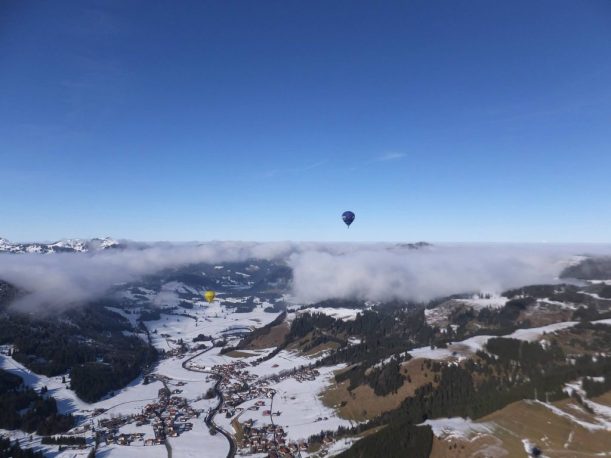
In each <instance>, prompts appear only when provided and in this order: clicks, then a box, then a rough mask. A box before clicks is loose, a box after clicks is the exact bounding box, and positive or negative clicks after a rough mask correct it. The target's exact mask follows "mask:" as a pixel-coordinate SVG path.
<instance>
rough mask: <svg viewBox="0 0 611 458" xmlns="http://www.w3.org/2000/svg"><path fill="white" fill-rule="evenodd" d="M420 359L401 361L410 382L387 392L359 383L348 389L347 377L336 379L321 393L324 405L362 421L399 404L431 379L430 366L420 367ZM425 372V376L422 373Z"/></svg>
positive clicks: (341, 415) (351, 418) (349, 417)
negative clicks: (376, 390)
mask: <svg viewBox="0 0 611 458" xmlns="http://www.w3.org/2000/svg"><path fill="white" fill-rule="evenodd" d="M423 361H424V360H423V359H413V360H410V361H408V362H406V363H404V364H403V368H402V372H403V373H404V374H405V375H408V374H409V376H410V377H411V380H412V382H411V383H409V382H407V381H406V382H405V383H404V384H403V386H402V387H401V388H400V389H399V390H398V391H397V392H396V393H392V394H389V395H386V396H377V395H376V394H375V393H374V391H373V388H371V387H370V386H368V385H364V386H363V385H362V386H359V387H358V388H356V389H354V390H352V393H351V392H349V391H348V385H349V384H350V382H349V381H347V380H346V381H344V382H342V383H336V384H335V385H333V386H332V387H330V388H328V389H327V390H326V391H325V392H324V393H323V396H322V400H323V403H324V404H325V405H326V406H329V407H333V408H335V410H336V411H337V412H338V414H339V416H340V417H342V418H345V419H348V420H355V421H363V420H369V419H372V418H374V417H376V416H378V415H380V414H381V413H384V412H387V411H389V410H392V409H395V408H397V407H399V405H400V404H401V401H403V400H404V399H405V398H407V397H409V396H411V395H413V394H414V392H415V391H416V389H417V388H418V387H420V386H422V385H425V384H426V383H428V382H432V380H433V374H432V373H431V371H430V370H428V369H426V368H424V369H421V365H422V362H423ZM425 374H426V376H425Z"/></svg>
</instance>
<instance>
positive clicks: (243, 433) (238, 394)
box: [191, 360, 334, 458]
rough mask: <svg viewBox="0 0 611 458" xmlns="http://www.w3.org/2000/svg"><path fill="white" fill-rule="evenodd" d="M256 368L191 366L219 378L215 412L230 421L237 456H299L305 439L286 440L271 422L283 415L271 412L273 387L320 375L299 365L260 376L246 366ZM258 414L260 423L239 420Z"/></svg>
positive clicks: (323, 452) (244, 364) (306, 448)
mask: <svg viewBox="0 0 611 458" xmlns="http://www.w3.org/2000/svg"><path fill="white" fill-rule="evenodd" d="M255 365H256V363H250V364H249V363H247V362H245V361H239V360H238V361H235V362H231V363H229V364H218V365H215V366H212V367H201V366H197V365H196V364H194V365H192V366H191V367H192V368H193V369H195V370H202V371H209V372H211V373H212V374H214V376H217V377H220V382H219V385H218V389H219V390H220V392H221V395H222V398H223V400H222V404H221V407H220V408H219V410H218V413H219V414H221V415H223V416H224V417H225V418H226V419H228V420H230V424H231V426H232V427H233V429H234V430H235V432H236V434H235V438H236V442H237V446H238V448H239V450H240V454H243V455H248V454H265V453H267V454H268V456H269V457H282V458H293V457H297V456H301V453H304V452H308V451H309V450H310V447H309V444H308V442H307V440H306V439H305V438H300V439H298V440H289V439H288V434H287V432H286V431H285V429H284V428H283V427H282V426H280V425H278V424H276V422H274V419H275V418H278V417H281V415H282V412H281V411H279V410H276V411H274V410H273V401H274V397H275V396H276V390H275V389H274V388H273V387H274V386H275V385H276V384H277V383H279V382H281V381H283V380H286V379H289V378H292V379H294V380H296V381H297V382H299V383H304V382H311V381H314V380H315V379H316V377H318V376H320V372H319V371H318V370H317V369H314V368H311V367H308V366H302V367H299V368H295V369H292V370H283V371H280V372H279V373H277V374H272V375H269V376H264V377H259V376H258V375H257V374H253V373H251V372H250V371H249V370H248V367H249V366H255ZM272 367H273V368H277V367H278V365H277V364H274V365H273V366H272ZM252 401H254V402H252ZM247 405H248V407H247ZM257 411H260V412H261V417H262V418H261V420H256V419H253V418H249V419H247V420H245V421H243V422H241V421H240V417H241V416H242V415H243V414H245V413H247V412H257ZM263 418H269V422H268V421H263ZM322 420H327V418H326V417H324V418H323V417H321V418H318V420H317V421H322ZM333 442H334V439H333V438H332V437H330V436H326V437H324V438H323V441H322V446H323V447H326V446H329V445H330V444H332V443H333ZM326 454H327V452H326V450H324V449H323V450H321V451H320V452H319V455H320V456H325V455H326Z"/></svg>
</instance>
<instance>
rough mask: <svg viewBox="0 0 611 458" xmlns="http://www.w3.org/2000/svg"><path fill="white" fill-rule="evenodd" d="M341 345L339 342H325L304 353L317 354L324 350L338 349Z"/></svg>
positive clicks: (306, 354)
mask: <svg viewBox="0 0 611 458" xmlns="http://www.w3.org/2000/svg"><path fill="white" fill-rule="evenodd" d="M339 347H340V345H339V344H338V343H337V342H325V343H323V344H320V345H318V346H316V347H314V348H312V349H311V350H308V351H306V352H305V353H304V355H305V356H316V355H318V354H319V353H322V352H324V351H328V350H337V349H338V348H339Z"/></svg>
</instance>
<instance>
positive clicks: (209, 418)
mask: <svg viewBox="0 0 611 458" xmlns="http://www.w3.org/2000/svg"><path fill="white" fill-rule="evenodd" d="M213 348H214V343H213V344H212V345H211V346H209V347H208V348H206V349H205V350H203V351H200V352H199V353H196V354H195V355H193V356H191V357H189V358H187V359H185V360H184V361H183V362H182V368H183V369H185V370H188V371H191V372H200V373H204V374H211V375H214V376H216V377H218V376H217V375H216V374H214V373H213V372H210V371H204V370H200V369H193V368H191V367H187V364H188V363H189V362H191V360H193V359H195V358H197V357H198V356H201V355H203V354H204V353H206V352H208V351H210V350H212V349H213ZM221 381H222V378H221V377H218V380H217V381H216V383H215V384H214V388H213V389H214V394H216V397H217V398H218V400H219V402H218V404H217V405H216V407H214V409H212V410H211V411H210V412H208V415H206V418H205V420H204V422H205V423H206V425H207V426H208V427H209V428H210V429H212V430H214V431H217V432H219V433H221V434H222V435H223V436H225V438H226V439H227V440H228V441H229V453H227V458H234V457H235V454H236V451H237V449H238V447H237V444H236V442H235V440H234V439H233V436H232V435H231V434H229V433H228V432H227V431H225V430H224V429H223V428H221V427H219V426H217V425H216V423H214V417H215V415H216V414H217V413H218V411H219V410H220V409H221V408H222V407H223V394H222V393H221V390H220V389H219V385H220V384H221Z"/></svg>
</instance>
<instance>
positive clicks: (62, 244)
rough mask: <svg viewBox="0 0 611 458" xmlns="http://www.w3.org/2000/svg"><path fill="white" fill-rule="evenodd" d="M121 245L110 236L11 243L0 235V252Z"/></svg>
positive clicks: (75, 250) (81, 250) (83, 249)
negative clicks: (51, 241)
mask: <svg viewBox="0 0 611 458" xmlns="http://www.w3.org/2000/svg"><path fill="white" fill-rule="evenodd" d="M121 246H122V245H121V244H120V243H119V242H118V241H116V240H114V239H111V238H110V237H105V238H103V239H99V238H94V239H90V240H84V239H66V240H60V241H57V242H53V243H39V242H33V243H13V242H10V241H8V240H6V239H3V238H1V237H0V253H14V254H22V253H41V254H52V253H86V252H88V251H101V250H106V249H109V248H121Z"/></svg>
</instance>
